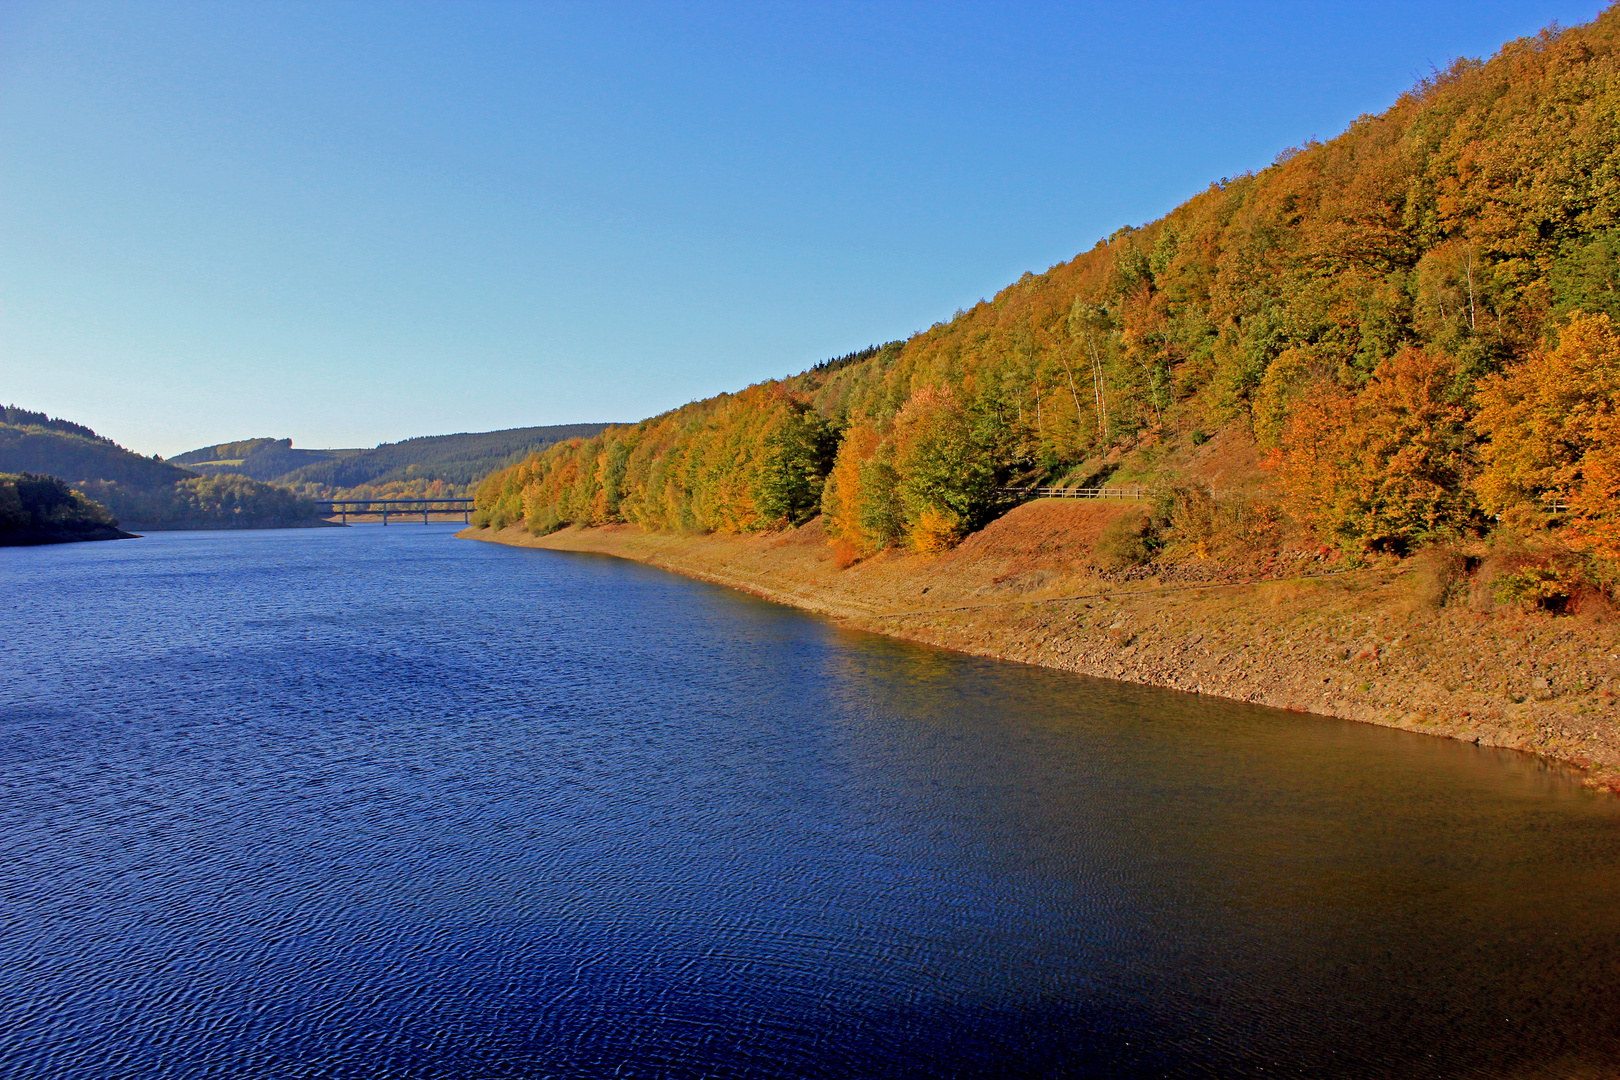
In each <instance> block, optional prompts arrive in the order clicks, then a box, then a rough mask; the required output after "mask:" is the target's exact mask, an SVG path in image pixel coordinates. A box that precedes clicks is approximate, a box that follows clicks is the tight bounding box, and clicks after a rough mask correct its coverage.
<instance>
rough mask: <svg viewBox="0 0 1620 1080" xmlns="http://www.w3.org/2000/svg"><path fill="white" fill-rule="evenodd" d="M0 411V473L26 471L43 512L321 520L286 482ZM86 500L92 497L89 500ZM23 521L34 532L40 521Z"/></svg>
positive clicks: (202, 521)
mask: <svg viewBox="0 0 1620 1080" xmlns="http://www.w3.org/2000/svg"><path fill="white" fill-rule="evenodd" d="M0 416H3V417H4V418H5V419H4V422H0V473H7V474H26V483H25V484H24V488H25V489H26V490H27V491H31V492H35V493H36V494H38V493H39V492H44V494H42V495H39V498H43V499H45V503H41V504H40V505H41V506H43V507H44V511H42V512H44V513H46V514H47V516H49V515H50V514H57V515H60V514H65V513H69V511H72V513H75V514H78V513H81V511H82V513H84V514H90V513H92V511H90V510H87V509H85V507H86V506H89V507H94V505H95V503H99V504H101V506H102V507H105V509H106V511H107V512H110V514H111V516H113V517H116V518H117V519H119V520H122V521H124V522H134V523H136V524H135V527H137V528H140V529H191V528H199V529H214V528H272V527H283V526H291V525H309V524H320V523H321V518H320V516H319V515H318V514H317V513H316V510H315V504H314V503H313V502H312V501H310V500H309V499H306V498H301V497H299V495H298V494H297V493H296V492H293V491H291V490H289V489H287V488H284V487H276V486H274V485H271V484H266V483H262V482H260V481H257V480H253V479H249V478H247V477H244V476H199V475H198V474H197V473H195V472H192V471H191V470H189V469H183V468H181V467H179V466H178V465H175V464H172V463H170V462H167V461H163V460H162V459H161V458H156V457H150V458H148V457H142V456H141V455H140V454H137V453H134V452H132V451H130V450H126V449H124V448H123V447H122V446H119V445H118V444H117V443H115V442H113V441H112V440H111V439H109V438H107V437H106V436H104V435H99V434H97V433H96V432H94V431H92V430H91V429H90V428H88V427H85V426H84V425H82V424H75V423H73V422H72V421H69V420H62V419H59V418H53V417H49V416H46V415H45V414H44V413H39V412H33V411H30V410H28V409H19V408H17V407H16V406H14V405H13V406H6V408H5V410H4V412H3V413H0ZM36 481H38V482H39V483H44V482H45V481H50V482H51V483H56V482H58V481H60V484H61V487H62V490H65V491H68V492H69V494H70V495H72V493H73V492H75V491H76V492H78V493H79V494H78V495H74V496H73V498H74V499H75V500H77V501H74V502H72V503H71V504H69V503H62V504H61V505H60V506H58V503H59V502H60V500H57V501H56V502H52V501H51V500H52V499H55V498H56V496H54V495H51V494H50V492H48V491H46V490H45V488H40V487H38V485H37V484H36V483H35V482H36ZM30 484H32V485H34V486H33V487H29V486H28V485H30ZM36 489H37V491H36ZM19 490H21V489H19ZM51 490H52V491H55V488H52V489H51ZM92 499H93V500H95V503H90V502H89V501H88V500H92ZM46 503H48V504H49V505H46ZM63 507H66V509H63ZM96 509H97V511H99V508H96ZM18 512H19V513H21V511H18ZM13 516H15V515H13ZM34 516H35V517H38V515H37V514H36V515H34ZM30 520H33V519H32V518H31V519H30ZM40 520H44V519H40ZM51 520H53V521H54V520H55V519H54V518H52V519H51ZM65 520H66V519H64V521H65ZM58 524H61V523H60V522H59V523H58ZM104 524H107V525H110V524H111V522H106V523H104ZM29 527H30V528H35V529H36V531H37V529H38V528H39V527H41V526H40V521H33V524H32V525H31V526H29ZM19 528H21V526H19ZM58 531H60V530H58ZM70 531H71V530H70Z"/></svg>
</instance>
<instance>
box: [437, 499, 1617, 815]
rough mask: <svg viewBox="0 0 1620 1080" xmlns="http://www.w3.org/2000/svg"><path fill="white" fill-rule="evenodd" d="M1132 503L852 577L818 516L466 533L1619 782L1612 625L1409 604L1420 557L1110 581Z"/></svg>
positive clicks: (1030, 510)
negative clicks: (1460, 743) (608, 558)
mask: <svg viewBox="0 0 1620 1080" xmlns="http://www.w3.org/2000/svg"><path fill="white" fill-rule="evenodd" d="M1129 508H1130V504H1122V503H1105V502H1070V501H1067V500H1051V501H1040V502H1033V503H1029V504H1026V505H1024V506H1021V507H1019V508H1017V509H1016V510H1014V511H1012V512H1011V513H1009V514H1007V515H1006V516H1004V517H1002V518H1001V519H1000V520H998V521H996V522H994V523H992V524H991V525H990V526H989V527H987V528H986V529H984V530H982V531H981V532H978V533H975V534H974V535H973V536H971V537H969V538H968V539H967V540H966V541H964V542H963V543H962V544H961V545H960V546H959V547H957V548H956V549H954V550H952V551H950V552H947V553H945V554H943V555H939V556H933V557H925V556H918V555H903V554H897V553H893V552H889V553H885V554H883V555H880V556H878V557H876V558H873V559H869V560H865V561H863V562H859V563H856V564H855V565H854V566H851V567H847V568H842V569H841V568H840V567H839V566H838V565H837V562H836V561H835V558H834V554H833V551H832V550H831V548H830V547H829V546H828V544H827V542H826V537H825V534H824V533H823V532H822V530H821V528H820V524H819V522H812V523H810V524H809V525H807V526H805V527H804V528H801V529H797V530H793V531H790V532H785V533H775V534H763V535H754V536H719V535H708V536H682V535H677V534H670V533H646V532H642V531H641V530H640V529H638V528H636V527H634V526H608V527H605V528H596V529H565V530H563V531H561V532H558V533H553V534H552V535H550V536H547V537H534V536H531V535H529V534H528V533H527V532H525V531H523V530H522V529H521V528H509V529H505V530H502V531H501V532H499V533H493V532H491V531H489V530H487V529H476V528H472V529H466V530H464V531H462V532H461V533H458V534H457V535H459V536H462V537H468V538H471V539H478V540H488V541H493V542H496V543H503V544H512V545H517V546H522V547H539V548H549V549H555V550H565V551H590V552H598V553H602V554H608V555H615V556H619V557H621V558H627V559H633V560H635V561H637V562H642V563H646V564H648V565H651V566H657V567H662V568H664V569H667V570H672V571H674V572H676V573H680V574H684V575H687V576H689V577H695V578H700V579H702V580H705V581H711V582H714V583H716V584H720V585H726V586H729V587H731V588H735V589H740V590H743V591H745V592H749V593H753V594H754V595H757V596H761V597H764V598H766V599H770V600H775V601H778V602H781V603H785V604H791V605H793V606H795V607H799V608H803V609H805V610H807V611H813V612H816V613H819V614H822V615H827V616H830V617H832V618H835V619H838V620H840V621H842V622H843V623H845V624H846V625H849V626H853V627H857V628H860V629H865V630H871V631H875V632H878V633H882V634H888V635H891V636H895V637H901V638H906V639H909V640H913V641H919V642H925V643H928V644H931V645H938V646H942V647H944V648H948V649H955V650H959V651H962V652H967V653H973V654H976V655H980V656H990V657H996V658H999V659H1005V660H1016V661H1020V662H1023V663H1029V664H1039V665H1041V666H1043V667H1051V668H1061V669H1063V670H1066V671H1076V672H1081V673H1083V674H1087V675H1096V676H1101V677H1104V678H1110V679H1121V680H1125V681H1129V682H1136V683H1146V684H1151V685H1155V686H1164V687H1169V688H1172V689H1177V690H1187V691H1191V692H1194V693H1201V694H1214V695H1217V696H1220V697H1227V698H1232V699H1234V700H1238V701H1249V702H1256V703H1259V704H1263V705H1272V706H1276V707H1279V708H1285V709H1295V710H1301V711H1306V712H1313V713H1319V714H1323V715H1328V716H1338V717H1344V718H1346V719H1350V720H1359V721H1363V722H1366V723H1373V724H1381V725H1384V726H1388V727H1398V728H1404V729H1406V730H1409V731H1419V732H1425V733H1428V734H1433V735H1443V736H1449V737H1451V738H1458V739H1465V740H1467V741H1470V742H1477V743H1480V744H1483V745H1487V746H1502V747H1510V748H1513V749H1518V750H1524V751H1528V752H1531V753H1535V754H1539V755H1542V756H1544V757H1547V758H1552V759H1555V760H1557V761H1561V762H1566V763H1569V764H1572V765H1576V766H1578V767H1580V768H1583V769H1585V770H1587V777H1588V779H1589V781H1590V782H1592V783H1593V784H1596V785H1600V786H1604V787H1609V788H1612V789H1614V790H1616V791H1620V708H1617V706H1616V694H1620V628H1617V627H1616V626H1615V625H1614V624H1612V623H1610V624H1601V623H1591V622H1580V621H1577V620H1575V619H1570V618H1555V617H1553V616H1549V615H1541V614H1520V613H1513V614H1509V615H1502V614H1482V613H1478V612H1474V611H1470V610H1464V609H1458V608H1449V607H1448V608H1442V609H1438V610H1436V609H1434V608H1432V607H1430V606H1428V605H1426V604H1424V603H1422V602H1421V601H1419V600H1418V599H1417V595H1416V594H1417V588H1416V579H1415V574H1414V571H1413V570H1412V569H1411V568H1410V567H1409V566H1395V567H1386V568H1379V569H1372V570H1362V571H1352V572H1347V573H1331V572H1327V571H1325V570H1323V569H1321V568H1320V567H1317V566H1315V565H1314V564H1312V563H1310V562H1308V561H1307V562H1304V563H1301V564H1298V565H1296V566H1293V567H1291V568H1290V569H1289V570H1286V571H1283V573H1284V574H1286V575H1287V576H1283V577H1274V578H1271V579H1268V580H1248V579H1245V578H1244V577H1243V576H1242V575H1241V574H1240V573H1237V572H1234V571H1232V570H1230V569H1228V568H1221V567H1218V566H1213V565H1210V566H1192V567H1187V568H1177V569H1176V570H1175V577H1174V578H1173V579H1170V580H1166V579H1163V578H1160V577H1148V578H1142V579H1138V580H1118V579H1117V576H1113V577H1111V576H1109V575H1102V574H1099V573H1098V572H1097V571H1095V570H1094V569H1092V568H1091V566H1090V558H1091V551H1092V547H1093V545H1094V543H1095V541H1096V539H1097V536H1098V534H1099V533H1100V532H1101V530H1102V528H1103V526H1104V525H1106V524H1107V523H1108V521H1110V520H1112V518H1113V517H1115V516H1117V515H1118V514H1120V513H1123V512H1128V510H1129ZM1200 578H1202V579H1203V580H1199V579H1200Z"/></svg>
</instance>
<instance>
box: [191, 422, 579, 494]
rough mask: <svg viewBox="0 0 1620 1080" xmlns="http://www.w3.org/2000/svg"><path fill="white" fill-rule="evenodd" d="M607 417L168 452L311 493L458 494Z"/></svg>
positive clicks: (210, 468) (211, 470)
mask: <svg viewBox="0 0 1620 1080" xmlns="http://www.w3.org/2000/svg"><path fill="white" fill-rule="evenodd" d="M607 426H608V425H606V424H562V425H556V426H551V427H529V428H511V429H509V430H505V431H479V432H463V433H461V434H457V435H426V436H422V437H420V438H415V439H406V440H404V441H403V442H397V443H383V444H382V445H380V446H377V447H374V448H372V449H369V450H362V449H345V450H303V449H295V448H294V447H293V445H292V440H291V439H272V438H258V439H244V440H240V441H238V442H231V443H220V444H217V445H215V446H205V447H203V448H201V449H198V450H191V451H188V452H186V453H184V454H180V455H178V456H176V457H174V458H172V459H171V460H172V461H174V462H177V463H179V464H182V465H185V466H187V467H188V468H191V469H194V470H196V471H198V472H202V473H206V474H213V475H220V474H225V473H235V474H238V475H242V476H249V477H252V478H253V479H255V480H264V481H269V482H274V483H276V484H280V485H284V486H286V487H290V488H293V489H294V490H296V491H298V492H299V493H300V494H302V495H305V496H307V497H310V498H317V499H331V498H386V497H389V496H425V497H436V496H446V495H460V494H463V493H465V492H467V491H468V490H469V489H470V487H471V485H473V484H474V483H476V482H477V481H479V480H481V479H483V478H484V477H485V476H487V475H489V473H490V472H491V471H493V470H495V469H499V468H501V467H503V466H505V465H509V464H511V463H512V462H514V461H517V460H521V459H522V458H524V457H526V456H527V455H529V454H531V453H533V452H535V451H536V450H539V449H542V448H544V447H546V446H550V445H551V444H553V443H556V442H559V441H561V440H564V439H577V438H588V437H590V436H592V435H596V434H598V433H599V432H601V431H602V430H604V429H605V428H606V427H607Z"/></svg>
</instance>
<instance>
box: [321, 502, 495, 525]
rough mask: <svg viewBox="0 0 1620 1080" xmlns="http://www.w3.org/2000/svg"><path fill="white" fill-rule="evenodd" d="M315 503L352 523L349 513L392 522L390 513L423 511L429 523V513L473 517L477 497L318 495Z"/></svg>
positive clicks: (424, 520)
mask: <svg viewBox="0 0 1620 1080" xmlns="http://www.w3.org/2000/svg"><path fill="white" fill-rule="evenodd" d="M315 506H316V508H317V509H318V510H320V511H321V512H322V513H323V514H324V515H326V516H327V517H341V518H342V519H343V524H345V525H347V524H348V523H349V515H350V514H354V515H356V516H360V515H371V514H381V515H382V523H383V524H384V525H386V524H388V515H390V514H393V515H394V516H395V517H411V518H414V517H416V515H417V514H421V515H422V524H424V525H426V524H427V523H428V515H429V514H460V515H461V520H462V523H463V524H466V523H468V522H470V521H471V519H472V509H473V501H472V499H471V498H470V497H467V498H461V497H456V498H444V499H316V500H315Z"/></svg>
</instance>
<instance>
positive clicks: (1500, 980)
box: [0, 525, 1620, 1080]
mask: <svg viewBox="0 0 1620 1080" xmlns="http://www.w3.org/2000/svg"><path fill="white" fill-rule="evenodd" d="M454 528H455V527H447V526H427V527H424V526H421V525H415V526H405V527H394V526H390V527H388V528H386V529H385V528H381V527H375V526H372V527H358V528H351V529H312V530H301V531H278V532H240V533H171V534H156V535H153V536H149V537H147V538H145V539H141V540H131V541H120V542H112V543H97V544H75V545H63V546H59V547H49V548H33V549H9V550H0V587H3V590H4V595H5V597H6V604H5V606H4V610H3V612H0V675H3V681H0V796H3V797H0V929H3V933H0V1073H3V1074H4V1075H6V1076H7V1077H11V1078H46V1077H49V1078H53V1080H58V1078H103V1077H184V1078H188V1080H189V1078H198V1077H221V1078H224V1077H233V1078H234V1077H246V1076H252V1077H311V1078H314V1077H332V1078H378V1077H389V1078H424V1080H426V1078H507V1077H511V1078H517V1077H524V1078H533V1077H649V1078H651V1077H679V1078H685V1077H693V1078H695V1077H838V1078H862V1077H930V1078H937V1077H981V1076H1014V1077H1018V1076H1029V1077H1057V1076H1064V1077H1071V1076H1081V1077H1083V1076H1097V1077H1110V1078H1116V1077H1226V1076H1231V1077H1258V1076H1275V1077H1322V1078H1336V1077H1365V1078H1382V1077H1393V1076H1400V1077H1493V1078H1494V1077H1541V1076H1547V1077H1553V1076H1558V1077H1587V1076H1590V1077H1613V1076H1614V1075H1615V1073H1614V1067H1615V1062H1616V1061H1620V799H1615V798H1613V797H1612V796H1607V795H1597V794H1594V793H1592V792H1590V791H1587V790H1585V789H1583V788H1582V787H1581V786H1580V784H1579V782H1578V779H1577V778H1576V777H1575V776H1574V775H1573V774H1571V773H1569V772H1567V771H1565V770H1563V769H1561V768H1558V767H1553V766H1549V765H1546V764H1544V763H1542V762H1539V761H1537V760H1536V759H1532V758H1529V757H1525V756H1522V755H1518V754H1514V753H1511V752H1504V751H1496V750H1488V749H1482V748H1480V747H1476V746H1473V745H1467V744H1462V743H1458V742H1450V741H1444V740H1440V739H1433V738H1427V737H1424V736H1419V735H1413V734H1409V733H1404V732H1398V731H1391V730H1385V729H1381V728H1375V727H1369V726H1363V725H1357V724H1353V723H1348V722H1344V721H1339V720H1331V719H1323V718H1318V717H1312V716H1307V715H1302V714H1291V713H1284V712H1279V711H1276V710H1269V709H1262V708H1257V707H1251V706H1246V705H1241V704H1235V703H1232V702H1227V701H1221V700H1218V699H1213V698H1200V697H1196V696H1191V695H1186V694H1178V693H1172V692H1168V691H1160V690H1155V689H1150V688H1144V687H1137V686H1131V685H1126V684H1119V683H1111V682H1105V681H1100V680H1094V679H1087V678H1084V677H1080V676H1075V675H1069V674H1065V673H1060V672H1053V671H1047V670H1043V669H1038V668H1031V667H1025V666H1021V665H1016V664H1008V663H1001V662H996V661H990V660H983V659H977V658H973V657H968V656H962V655H958V654H953V653H949V652H945V651H942V650H938V649H932V648H927V647H922V646H917V645H912V644H908V643H905V642H899V641H894V640H890V639H886V638H882V637H877V636H873V635H868V634H862V633H856V632H852V631H848V630H844V629H841V628H840V627H839V626H838V625H837V624H836V623H834V622H831V621H828V620H824V619H819V618H815V617H812V616H808V615H805V614H803V613H801V612H798V611H795V610H793V609H790V608H785V607H780V606H777V605H773V604H769V603H766V602H763V601H760V600H756V599H753V598H751V597H748V596H745V595H742V594H739V593H735V592H730V591H726V590H723V589H720V588H717V587H714V586H711V585H707V584H703V583H699V582H694V581H690V580H686V579H684V578H680V577H676V576H673V575H669V574H666V573H663V572H660V571H657V570H652V569H649V568H646V567H642V566H639V565H636V564H633V563H628V562H622V561H617V560H613V559H608V558H602V557H595V556H582V555H570V554H564V553H557V552H548V551H534V550H523V549H514V548H506V547H498V546H494V545H489V544H480V543H475V542H470V541H461V540H456V539H454V538H453V537H452V535H451V534H452V531H453V529H454Z"/></svg>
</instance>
